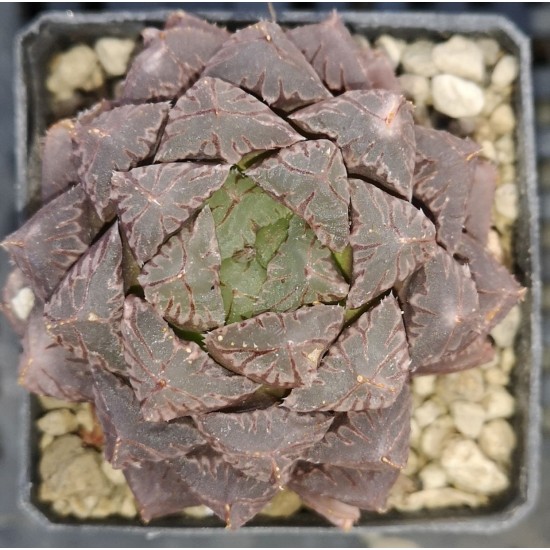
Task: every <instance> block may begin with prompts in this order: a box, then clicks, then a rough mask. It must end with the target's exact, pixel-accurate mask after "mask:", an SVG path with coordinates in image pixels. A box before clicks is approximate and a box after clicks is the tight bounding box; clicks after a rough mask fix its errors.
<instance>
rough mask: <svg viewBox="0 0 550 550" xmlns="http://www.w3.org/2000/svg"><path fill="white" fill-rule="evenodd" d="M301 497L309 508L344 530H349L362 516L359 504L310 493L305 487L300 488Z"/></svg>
mask: <svg viewBox="0 0 550 550" xmlns="http://www.w3.org/2000/svg"><path fill="white" fill-rule="evenodd" d="M300 498H301V499H302V501H303V503H304V504H305V505H306V506H307V507H308V508H311V509H312V510H314V511H315V512H317V513H318V514H320V515H321V516H323V517H324V518H325V519H327V520H328V521H330V523H332V524H333V525H336V527H340V529H342V530H344V531H349V530H350V529H351V528H352V527H353V525H354V524H355V523H357V522H358V521H359V518H360V517H361V510H359V508H357V506H351V505H349V504H346V503H345V502H341V501H339V500H336V499H334V498H330V497H324V496H321V495H317V494H314V493H309V492H307V491H306V490H305V489H304V488H303V487H302V488H301V490H300Z"/></svg>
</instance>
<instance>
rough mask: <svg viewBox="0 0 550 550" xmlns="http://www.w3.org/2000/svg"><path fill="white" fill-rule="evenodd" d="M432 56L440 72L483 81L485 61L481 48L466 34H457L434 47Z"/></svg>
mask: <svg viewBox="0 0 550 550" xmlns="http://www.w3.org/2000/svg"><path fill="white" fill-rule="evenodd" d="M432 58H433V61H434V63H435V66H436V67H437V68H438V69H439V71H440V72H442V73H443V72H444V73H450V74H453V75H456V76H460V77H462V78H467V79H468V80H474V81H476V82H482V81H483V79H484V78H485V63H484V59H483V52H482V50H481V48H480V47H479V46H478V45H477V44H476V43H475V42H474V41H473V40H469V39H468V38H465V37H464V36H460V35H455V36H453V37H452V38H450V39H449V40H447V41H446V42H443V43H441V44H437V45H436V46H434V48H433V52H432Z"/></svg>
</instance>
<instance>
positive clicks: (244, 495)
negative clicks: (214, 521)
mask: <svg viewBox="0 0 550 550" xmlns="http://www.w3.org/2000/svg"><path fill="white" fill-rule="evenodd" d="M178 468H179V472H180V475H181V476H182V478H183V479H184V480H185V482H186V483H187V484H188V485H189V488H190V489H191V491H192V492H193V493H195V494H196V495H197V497H198V498H199V500H200V502H202V504H204V505H205V506H208V507H209V508H211V509H212V510H213V512H214V513H215V514H216V515H217V516H218V517H220V518H221V519H222V520H223V521H225V523H226V525H227V527H228V528H229V529H238V528H239V527H240V526H241V525H243V524H244V523H246V522H247V521H249V520H250V519H252V518H253V517H254V516H255V515H256V514H257V513H258V512H260V510H262V509H263V508H264V506H265V505H266V504H267V503H268V502H269V501H270V500H271V499H272V498H273V497H274V496H275V494H276V493H277V491H278V490H279V489H278V487H277V486H276V485H273V484H271V483H267V482H265V481H260V480H258V479H254V478H252V477H247V476H245V475H244V474H242V473H241V472H239V471H238V470H236V469H235V468H233V466H231V465H230V464H228V463H227V462H225V461H224V460H223V458H222V457H221V456H220V455H219V454H217V453H214V452H212V451H210V450H207V451H205V452H202V453H197V454H196V455H194V456H193V457H190V458H188V459H181V460H179V461H178Z"/></svg>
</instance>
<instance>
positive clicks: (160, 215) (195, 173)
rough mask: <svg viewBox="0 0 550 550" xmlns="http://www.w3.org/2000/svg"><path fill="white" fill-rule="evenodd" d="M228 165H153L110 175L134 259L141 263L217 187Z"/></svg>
mask: <svg viewBox="0 0 550 550" xmlns="http://www.w3.org/2000/svg"><path fill="white" fill-rule="evenodd" d="M228 174H229V166H214V165H210V164H200V163H195V162H178V163H169V164H153V165H150V166H144V167H143V168H134V169H133V170H130V171H129V172H116V173H115V174H113V188H114V189H113V199H114V200H115V201H116V202H117V208H118V215H119V219H120V224H121V226H122V228H123V230H124V232H125V234H126V237H127V239H128V243H129V245H130V247H131V249H132V250H133V252H134V255H135V257H136V259H137V261H138V262H139V263H140V264H144V263H145V262H146V261H148V260H150V259H151V258H152V257H153V256H154V255H155V254H156V253H157V251H158V250H159V248H160V246H161V245H162V244H163V242H164V241H165V240H166V239H167V238H168V237H169V236H170V235H173V234H174V233H176V232H177V231H179V229H180V228H181V227H182V226H183V224H184V223H185V222H186V221H187V220H188V219H189V218H190V217H191V216H193V214H195V213H196V212H197V210H199V209H200V208H201V207H202V205H203V204H204V202H205V201H206V199H208V198H209V197H210V196H211V195H212V193H214V191H216V190H217V189H219V188H220V187H221V186H222V185H223V183H224V181H225V180H226V178H227V176H228Z"/></svg>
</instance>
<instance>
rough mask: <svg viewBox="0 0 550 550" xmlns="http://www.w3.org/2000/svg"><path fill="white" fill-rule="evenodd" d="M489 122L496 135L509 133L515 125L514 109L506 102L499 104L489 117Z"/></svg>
mask: <svg viewBox="0 0 550 550" xmlns="http://www.w3.org/2000/svg"><path fill="white" fill-rule="evenodd" d="M489 124H490V125H491V128H492V129H493V130H494V132H495V134H496V135H497V136H502V135H504V134H509V133H511V132H512V131H513V130H514V128H515V127H516V117H515V115H514V111H513V109H512V107H511V106H510V105H508V104H507V103H502V104H501V105H499V106H498V107H497V108H496V109H495V110H494V111H493V112H492V113H491V117H490V118H489Z"/></svg>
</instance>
